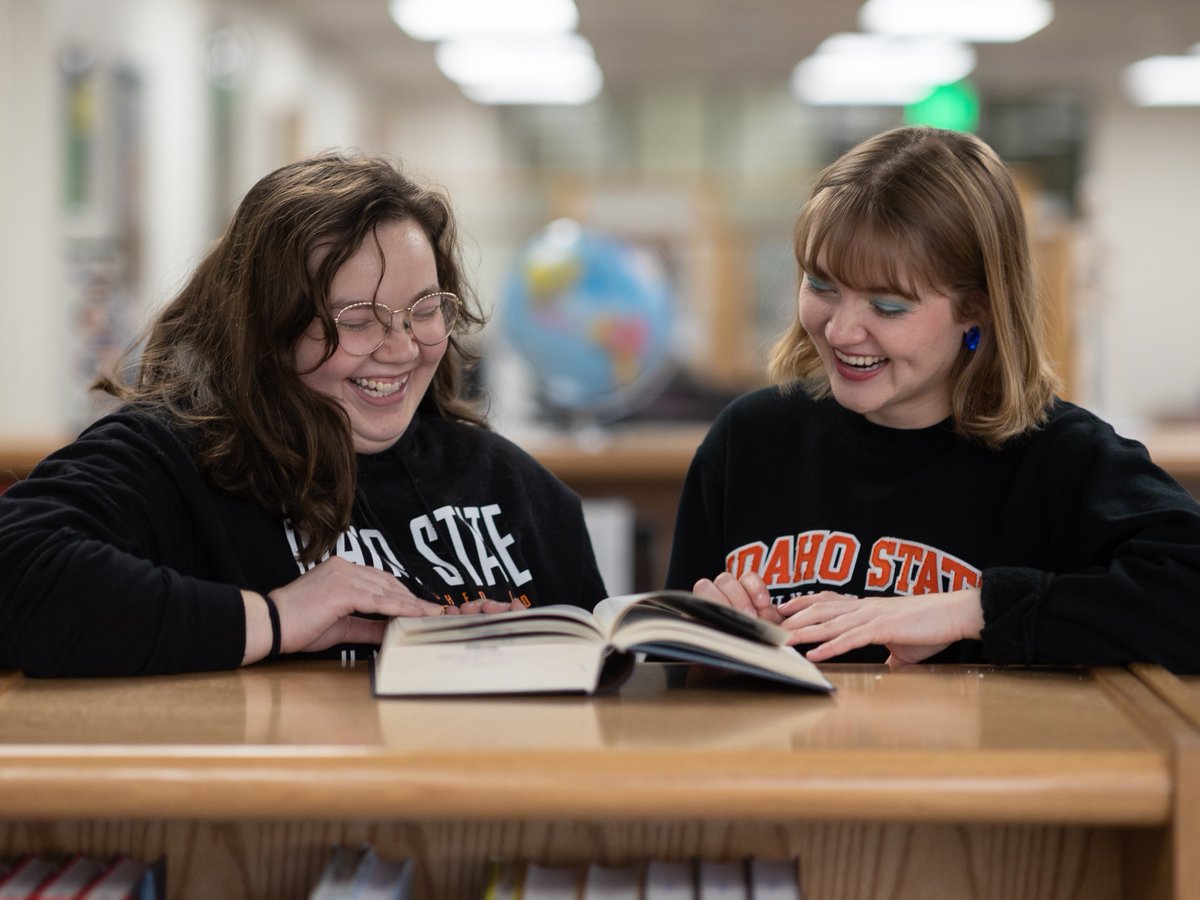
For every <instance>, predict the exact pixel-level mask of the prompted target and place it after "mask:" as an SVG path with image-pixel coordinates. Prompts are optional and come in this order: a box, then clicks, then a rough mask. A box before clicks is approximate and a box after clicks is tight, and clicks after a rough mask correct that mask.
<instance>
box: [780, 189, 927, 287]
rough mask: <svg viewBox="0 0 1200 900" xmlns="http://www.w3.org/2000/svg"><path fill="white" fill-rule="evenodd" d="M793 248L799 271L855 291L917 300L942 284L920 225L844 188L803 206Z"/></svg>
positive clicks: (826, 193)
mask: <svg viewBox="0 0 1200 900" xmlns="http://www.w3.org/2000/svg"><path fill="white" fill-rule="evenodd" d="M794 248H795V253H796V262H797V264H798V265H799V267H800V274H801V275H803V274H804V273H808V274H811V275H812V276H814V277H815V278H820V279H822V280H831V281H835V282H837V283H838V284H841V285H843V286H845V287H848V288H850V289H851V290H854V291H860V292H862V293H867V294H887V295H889V296H900V297H904V298H906V299H909V300H917V299H918V295H919V294H920V293H921V292H922V291H925V290H937V289H939V288H940V287H941V286H940V285H938V284H937V281H936V279H935V277H934V274H933V267H932V263H933V260H932V259H931V256H930V254H929V253H928V252H927V248H926V246H925V240H924V236H923V235H922V234H921V233H920V232H919V231H918V229H915V228H911V227H905V225H904V223H903V222H900V221H898V220H897V219H895V218H894V217H892V216H889V215H888V210H887V209H885V208H880V206H879V204H878V203H872V202H870V201H869V200H867V199H865V198H860V197H856V196H853V195H851V192H850V191H849V189H847V188H841V189H838V188H830V189H827V190H826V191H824V192H823V193H822V194H820V195H818V196H817V197H814V198H813V200H812V201H811V202H810V203H809V204H808V205H807V206H806V207H805V209H804V211H803V212H802V213H801V215H800V218H799V219H798V220H797V222H796V230H795V235H794ZM916 265H920V266H921V267H920V268H915V267H914V266H916Z"/></svg>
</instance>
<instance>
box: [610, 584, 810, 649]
mask: <svg viewBox="0 0 1200 900" xmlns="http://www.w3.org/2000/svg"><path fill="white" fill-rule="evenodd" d="M592 615H593V617H594V618H595V620H596V624H597V627H598V628H599V629H600V630H601V631H603V632H604V633H605V634H607V635H609V636H610V638H611V636H612V635H613V634H614V633H615V632H616V631H617V630H618V629H620V628H622V627H624V625H625V623H626V622H628V621H629V620H631V619H634V618H638V619H642V618H656V619H687V620H693V621H697V622H703V623H705V624H706V625H708V626H709V627H710V628H715V629H717V630H718V631H721V632H724V633H726V634H736V635H740V636H741V637H744V638H747V639H749V640H752V641H759V642H761V643H765V644H775V645H781V644H784V643H785V642H786V641H787V631H785V630H784V629H783V628H780V627H779V626H778V625H775V624H773V623H771V622H766V621H763V620H762V619H756V618H754V617H753V616H748V615H746V614H745V613H742V612H738V611H737V610H736V609H733V608H732V607H729V606H725V605H724V604H721V603H715V602H713V601H711V600H705V599H704V598H702V597H697V596H696V595H695V594H691V593H688V592H687V591H651V592H648V593H644V594H630V595H628V596H625V597H609V598H607V599H605V600H601V601H600V602H599V603H597V604H596V608H595V610H593V612H592Z"/></svg>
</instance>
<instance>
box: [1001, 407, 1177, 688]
mask: <svg viewBox="0 0 1200 900" xmlns="http://www.w3.org/2000/svg"><path fill="white" fill-rule="evenodd" d="M1046 444H1047V446H1046V447H1045V448H1044V449H1045V453H1043V454H1039V455H1038V457H1040V459H1039V458H1035V461H1037V462H1038V464H1037V465H1035V466H1033V467H1032V468H1033V469H1035V470H1037V471H1038V472H1039V473H1040V474H1039V476H1038V482H1037V485H1036V489H1037V491H1038V492H1039V493H1041V494H1042V495H1043V496H1042V498H1041V502H1036V501H1035V502H1033V503H1031V504H1030V511H1031V514H1036V515H1038V516H1039V517H1041V519H1042V521H1041V522H1032V523H1029V525H1030V527H1029V531H1030V533H1031V534H1038V535H1040V539H1041V540H1043V541H1045V543H1046V547H1045V548H1044V553H1045V556H1044V557H1042V558H1043V559H1044V562H1043V564H1041V565H1038V566H1029V565H999V566H996V567H992V568H987V569H985V570H984V572H983V582H982V583H983V590H982V597H983V610H984V621H985V626H984V631H983V634H982V638H983V649H984V656H985V657H986V658H987V659H988V660H989V661H991V662H997V663H1022V664H1028V663H1055V662H1069V663H1080V664H1088V665H1123V664H1126V663H1130V662H1154V663H1158V664H1160V665H1163V666H1165V667H1166V668H1168V669H1171V670H1172V671H1176V672H1200V506H1197V504H1196V502H1195V501H1194V500H1193V499H1192V498H1191V497H1190V496H1189V495H1188V494H1187V492H1186V491H1184V489H1183V488H1182V487H1181V486H1180V485H1179V484H1177V483H1176V482H1175V481H1174V480H1173V479H1172V478H1171V477H1170V476H1169V475H1167V474H1166V473H1165V472H1163V471H1162V470H1161V469H1160V468H1158V467H1157V466H1156V465H1154V464H1153V463H1152V462H1151V460H1150V458H1149V455H1148V453H1147V452H1146V450H1145V448H1144V447H1143V446H1142V445H1141V444H1139V443H1137V442H1135V441H1130V440H1126V439H1124V438H1121V437H1118V436H1117V435H1116V434H1115V433H1114V432H1113V431H1112V429H1111V428H1109V427H1108V426H1107V425H1106V424H1104V423H1103V422H1100V421H1099V420H1095V419H1091V420H1090V421H1089V422H1087V423H1080V422H1076V423H1073V424H1070V425H1069V426H1068V427H1066V428H1064V429H1059V433H1058V434H1056V435H1053V436H1052V437H1051V438H1050V439H1049V440H1048V441H1047V442H1046ZM1032 558H1038V557H1037V556H1036V555H1034V556H1033V557H1032Z"/></svg>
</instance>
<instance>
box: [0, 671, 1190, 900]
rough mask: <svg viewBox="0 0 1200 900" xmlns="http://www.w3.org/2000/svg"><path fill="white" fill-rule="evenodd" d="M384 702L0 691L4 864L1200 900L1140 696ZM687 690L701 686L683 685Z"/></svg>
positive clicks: (203, 679)
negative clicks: (622, 878)
mask: <svg viewBox="0 0 1200 900" xmlns="http://www.w3.org/2000/svg"><path fill="white" fill-rule="evenodd" d="M825 668H826V671H827V674H828V675H829V677H830V679H831V680H832V681H833V682H834V683H835V684H836V685H837V688H838V690H837V693H836V694H834V695H833V696H821V695H809V694H800V693H793V692H788V691H784V690H778V689H764V688H763V687H762V686H761V685H755V684H754V683H752V682H749V681H746V680H740V679H738V680H724V681H715V682H712V681H710V682H708V683H705V684H697V683H694V682H693V683H690V684H686V685H684V684H682V683H681V682H682V680H683V679H684V677H685V676H686V674H687V673H686V670H683V669H680V668H678V667H676V666H664V665H653V664H648V665H645V666H643V667H642V668H641V669H640V670H639V672H638V673H637V675H636V676H635V678H634V679H633V680H632V681H631V682H630V683H628V684H627V685H626V686H625V687H624V688H623V689H622V690H621V691H620V692H619V693H618V694H614V695H612V696H608V697H600V698H590V699H589V698H581V697H547V698H516V699H491V700H479V699H467V698H462V699H453V700H434V701H428V700H394V699H392V700H375V699H373V698H372V697H371V695H370V685H369V672H368V668H367V666H366V665H365V664H360V665H359V666H358V667H352V668H343V667H341V666H339V665H338V664H337V663H333V662H330V663H312V662H310V663H279V664H267V665H259V666H255V667H251V668H249V669H245V670H241V671H235V672H228V673H219V674H200V675H191V676H178V677H159V678H142V679H115V680H104V679H96V680H64V681H48V680H33V679H26V678H23V677H21V676H19V675H16V674H8V675H4V674H0V854H5V855H11V854H15V853H19V852H26V851H31V850H37V851H43V852H49V851H54V852H71V851H77V852H89V853H111V852H117V851H123V852H128V853H133V854H135V855H139V856H141V857H143V858H147V859H149V858H154V857H156V856H158V855H159V854H166V856H167V859H168V867H167V876H168V884H169V887H170V889H171V895H172V896H173V897H214V898H215V897H221V898H237V897H264V898H268V897H269V898H277V897H304V896H305V895H306V893H307V891H308V889H309V887H310V886H311V885H312V884H313V882H314V881H315V878H316V875H317V873H318V871H319V869H320V867H321V865H322V863H323V861H324V859H325V857H326V854H327V851H328V847H329V846H330V845H331V844H332V843H335V842H339V841H340V842H360V841H366V842H370V843H372V844H374V845H375V847H376V848H377V849H378V850H379V851H380V852H381V853H382V854H383V855H385V856H392V857H398V856H402V855H411V856H412V857H413V858H414V859H415V860H416V862H417V882H418V889H419V891H420V893H419V894H418V896H423V897H435V898H460V897H461V898H469V897H479V896H481V893H480V892H481V889H482V885H483V881H484V877H485V872H486V865H487V862H488V860H490V859H493V858H496V857H504V858H524V859H532V860H536V861H540V862H545V863H553V864H563V863H569V862H584V861H593V860H594V861H600V862H605V863H610V864H614V863H618V862H628V861H640V860H645V859H649V858H663V859H688V858H692V857H701V858H711V859H730V858H741V857H743V856H746V855H751V854H756V855H759V856H773V857H793V856H794V857H798V858H799V860H800V864H801V871H802V876H803V881H804V886H805V890H806V892H807V897H808V898H809V900H872V898H880V900H882V898H888V900H909V898H912V900H916V898H921V900H937V898H954V900H964V898H966V900H974V898H988V900H1014V898H1020V900H1042V898H1045V900H1050V898H1072V900H1090V898H1096V900H1107V898H1139V900H1143V898H1153V900H1161V898H1185V897H1197V896H1200V874H1198V873H1197V871H1196V867H1195V864H1194V863H1193V862H1191V861H1190V860H1191V856H1190V855H1189V853H1188V852H1187V851H1188V849H1189V848H1190V850H1191V851H1192V853H1191V855H1194V851H1195V848H1196V846H1197V845H1196V844H1194V843H1192V840H1193V839H1194V837H1195V836H1196V834H1197V830H1196V820H1197V817H1198V816H1200V804H1198V803H1197V799H1198V798H1200V794H1197V793H1196V791H1197V787H1198V785H1197V781H1196V777H1195V775H1196V772H1197V769H1196V767H1195V760H1196V757H1195V754H1194V752H1193V748H1194V747H1195V745H1196V735H1197V733H1200V722H1192V721H1190V720H1189V719H1188V718H1187V717H1186V716H1185V715H1184V714H1183V713H1182V712H1181V711H1180V709H1179V707H1178V706H1177V703H1182V702H1184V701H1185V700H1188V699H1192V700H1197V702H1198V703H1200V699H1198V695H1197V694H1194V693H1192V686H1191V685H1190V684H1188V683H1187V682H1183V681H1181V680H1179V679H1175V678H1173V676H1171V675H1169V674H1167V673H1165V672H1163V671H1161V670H1159V669H1155V668H1153V667H1140V668H1135V669H1134V670H1132V671H1126V670H1120V669H1104V670H1096V671H1083V670H1058V671H1052V670H1046V671H1025V670H998V669H991V668H973V667H943V668H933V667H916V668H913V669H910V670H906V671H903V672H889V671H887V670H886V669H884V668H879V667H866V666H836V665H833V666H827V667H825ZM692 674H693V675H694V674H695V673H692Z"/></svg>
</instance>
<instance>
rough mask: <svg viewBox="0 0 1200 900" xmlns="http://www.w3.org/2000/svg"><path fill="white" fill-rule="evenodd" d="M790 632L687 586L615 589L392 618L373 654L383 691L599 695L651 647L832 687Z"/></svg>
mask: <svg viewBox="0 0 1200 900" xmlns="http://www.w3.org/2000/svg"><path fill="white" fill-rule="evenodd" d="M786 639H787V632H786V631H784V629H782V628H780V627H779V626H777V625H773V624H771V623H768V622H764V621H761V620H759V619H756V618H753V617H752V616H747V615H744V614H743V613H740V612H738V611H737V610H734V609H731V608H730V607H727V606H723V605H721V604H718V603H713V602H711V601H708V600H704V599H702V598H700V597H696V596H695V595H693V594H690V593H687V592H685V591H656V592H650V593H644V594H630V595H627V596H623V597H609V598H608V599H606V600H602V601H601V602H600V603H598V604H597V605H596V608H595V610H594V611H593V612H591V613H589V612H587V611H586V610H583V609H579V608H578V607H574V606H567V605H553V606H540V607H532V608H530V609H526V610H518V611H516V612H512V613H504V614H500V615H492V616H437V617H424V618H395V619H392V620H391V622H389V624H388V629H387V633H386V635H385V636H384V640H383V644H382V646H381V647H380V650H379V654H378V656H377V657H376V659H375V666H374V669H373V690H374V692H375V694H376V695H377V696H381V697H382V696H445V695H454V694H505V693H509V694H522V693H585V694H592V693H597V692H600V691H603V690H607V689H611V688H613V687H615V686H617V685H619V684H620V683H621V682H622V681H624V680H625V678H627V677H628V676H629V674H630V672H631V671H632V667H633V665H634V663H635V660H636V659H637V657H638V656H639V655H642V654H648V655H651V656H653V657H655V658H656V659H669V660H680V661H684V662H689V663H699V664H703V665H708V666H713V667H716V668H720V669H725V670H730V671H735V672H741V673H745V674H749V675H753V676H756V677H759V678H764V679H768V680H771V681H774V682H779V683H783V684H787V685H790V686H793V687H800V688H804V689H808V690H814V691H821V692H829V691H832V690H833V685H832V684H830V683H829V681H828V680H827V679H826V678H825V676H824V675H822V674H821V672H820V670H819V669H818V668H817V667H816V666H815V665H814V664H813V663H811V662H809V661H808V660H807V659H805V658H804V656H802V655H801V654H800V653H798V652H796V651H795V650H793V649H792V648H791V647H788V646H786V644H785V641H786Z"/></svg>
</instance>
